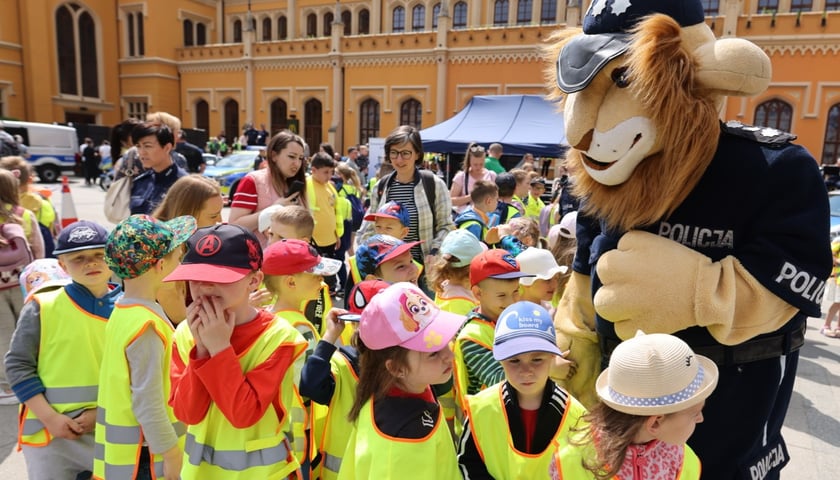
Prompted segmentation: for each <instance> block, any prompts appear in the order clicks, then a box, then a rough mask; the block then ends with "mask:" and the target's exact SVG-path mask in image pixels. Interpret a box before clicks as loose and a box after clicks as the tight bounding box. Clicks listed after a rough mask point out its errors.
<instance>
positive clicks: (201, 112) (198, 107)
mask: <svg viewBox="0 0 840 480" xmlns="http://www.w3.org/2000/svg"><path fill="white" fill-rule="evenodd" d="M195 128H197V129H199V130H204V131H205V132H209V131H210V105H209V104H208V103H207V101H206V100H199V101H197V102H195Z"/></svg>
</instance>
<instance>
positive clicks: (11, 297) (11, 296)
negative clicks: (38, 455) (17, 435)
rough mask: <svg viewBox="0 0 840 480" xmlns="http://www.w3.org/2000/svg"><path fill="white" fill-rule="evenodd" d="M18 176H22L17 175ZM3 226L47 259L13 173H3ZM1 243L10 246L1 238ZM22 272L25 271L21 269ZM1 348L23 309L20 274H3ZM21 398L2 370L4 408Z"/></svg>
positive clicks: (0, 387)
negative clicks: (19, 231) (19, 230)
mask: <svg viewBox="0 0 840 480" xmlns="http://www.w3.org/2000/svg"><path fill="white" fill-rule="evenodd" d="M17 173H18V174H19V173H20V172H17ZM0 223H2V225H6V224H10V223H14V224H18V225H20V226H21V227H23V233H24V235H25V236H26V240H27V242H28V243H29V248H30V249H31V250H32V256H33V257H35V258H44V239H43V237H41V230H40V229H39V228H38V220H37V219H36V218H35V214H33V213H32V212H31V211H29V210H27V209H25V208H23V207H22V206H21V205H20V186H19V182H18V179H17V175H16V174H15V173H13V172H11V171H9V170H3V169H0ZM0 242H4V243H5V242H6V240H5V238H0ZM20 268H22V267H20ZM0 274H2V277H0V280H2V281H0V345H3V351H4V352H5V351H6V350H7V349H8V347H9V342H11V340H12V333H13V332H14V330H15V324H16V323H17V319H18V317H19V316H20V310H21V308H23V292H22V291H21V289H20V282H19V281H18V276H19V274H20V271H18V269H15V270H13V271H11V272H7V271H3V272H0ZM16 403H17V397H16V396H15V394H14V393H12V391H11V388H10V387H9V382H8V381H7V380H6V372H5V369H0V405H14V404H16Z"/></svg>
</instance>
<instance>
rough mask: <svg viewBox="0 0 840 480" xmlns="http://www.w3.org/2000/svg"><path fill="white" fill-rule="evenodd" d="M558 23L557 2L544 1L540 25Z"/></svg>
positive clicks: (554, 0)
mask: <svg viewBox="0 0 840 480" xmlns="http://www.w3.org/2000/svg"><path fill="white" fill-rule="evenodd" d="M556 22H557V0H543V1H542V6H540V23H542V24H546V23H549V24H551V23H556Z"/></svg>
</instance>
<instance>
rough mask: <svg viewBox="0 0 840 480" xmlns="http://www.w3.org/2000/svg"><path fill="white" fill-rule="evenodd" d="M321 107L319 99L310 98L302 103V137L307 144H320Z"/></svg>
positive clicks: (321, 130) (321, 129)
mask: <svg viewBox="0 0 840 480" xmlns="http://www.w3.org/2000/svg"><path fill="white" fill-rule="evenodd" d="M322 111H323V108H322V106H321V101H320V100H318V99H316V98H310V99H309V100H307V101H306V103H304V104H303V115H304V119H303V122H304V123H303V139H304V140H305V141H306V143H307V144H308V145H320V144H321V140H322V139H323V136H322V132H323V114H322Z"/></svg>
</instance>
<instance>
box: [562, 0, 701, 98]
mask: <svg viewBox="0 0 840 480" xmlns="http://www.w3.org/2000/svg"><path fill="white" fill-rule="evenodd" d="M654 13H662V14H665V15H668V16H669V17H671V18H673V19H674V20H675V21H677V22H678V23H679V24H680V26H681V27H688V26H691V25H697V24H698V23H701V22H704V21H705V14H704V11H703V5H702V3H700V0H633V1H632V2H631V1H630V0H593V2H592V3H591V4H590V5H589V10H587V11H586V15H585V16H584V17H583V35H577V36H575V37H574V38H572V39H571V40H570V41H569V43H567V44H566V46H565V47H563V50H562V51H561V52H560V56H559V57H558V58H557V86H558V87H560V90H561V91H563V92H564V93H574V92H578V91H580V90H583V89H584V88H586V86H587V85H589V82H591V81H592V79H593V78H595V75H596V74H597V73H598V72H600V71H601V69H602V68H604V65H606V64H607V63H609V62H610V61H611V60H614V59H615V58H617V57H618V56H620V55H621V54H623V53H624V52H626V51H627V48H628V46H629V45H630V31H631V30H632V29H633V27H634V26H635V25H636V24H637V23H639V20H641V19H642V18H643V17H645V16H647V15H651V14H654Z"/></svg>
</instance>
